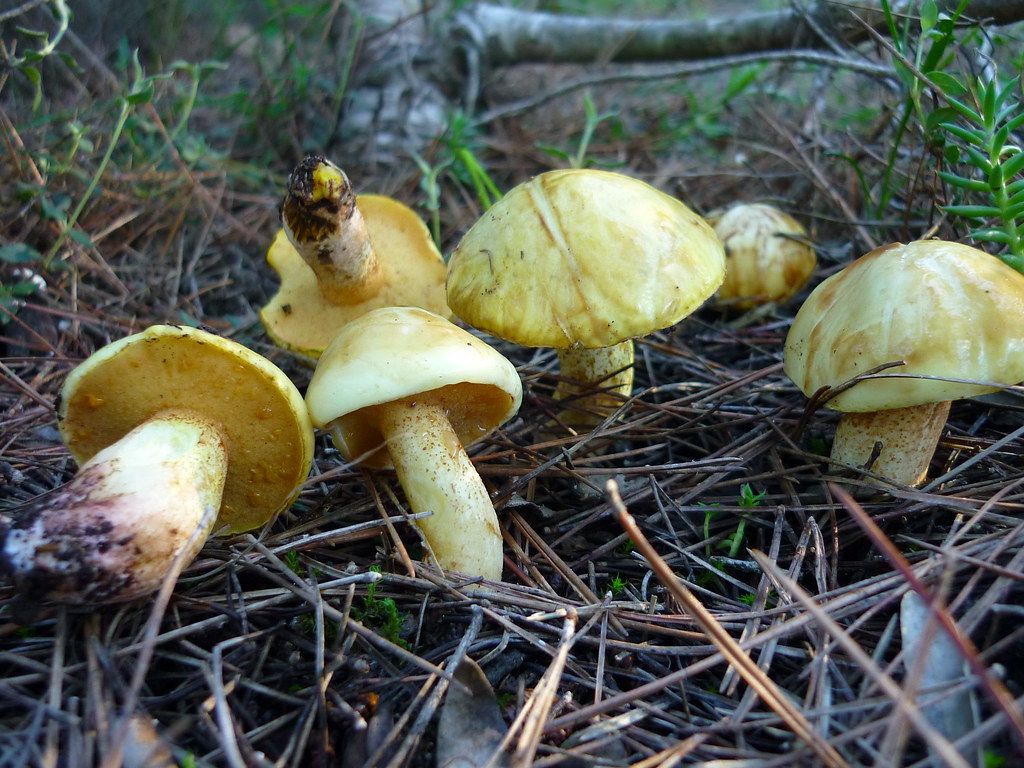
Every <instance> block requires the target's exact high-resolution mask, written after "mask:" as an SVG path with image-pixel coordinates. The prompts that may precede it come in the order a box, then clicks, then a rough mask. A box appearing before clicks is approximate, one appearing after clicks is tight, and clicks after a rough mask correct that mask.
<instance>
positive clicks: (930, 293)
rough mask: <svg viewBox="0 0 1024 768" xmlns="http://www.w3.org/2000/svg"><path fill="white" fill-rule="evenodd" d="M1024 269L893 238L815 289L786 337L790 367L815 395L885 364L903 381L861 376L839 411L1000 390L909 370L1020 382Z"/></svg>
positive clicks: (963, 249) (959, 249) (945, 245)
mask: <svg viewBox="0 0 1024 768" xmlns="http://www.w3.org/2000/svg"><path fill="white" fill-rule="evenodd" d="M1021 318H1024V275H1022V274H1020V273H1019V272H1017V271H1016V270H1014V269H1012V268H1011V267H1008V266H1007V265H1006V264H1004V263H1003V262H1002V261H1000V260H999V259H997V258H996V257H994V256H990V255H988V254H987V253H985V252H983V251H979V250H978V249H976V248H971V247H970V246H967V245H961V244H959V243H950V242H944V241H941V240H919V241H915V242H911V243H907V244H906V245H904V244H902V243H895V244H892V245H887V246H884V247H882V248H877V249H875V250H874V251H871V252H870V253H868V254H867V255H865V256H862V257H861V258H859V259H857V260H856V261H855V262H853V263H852V264H850V265H849V266H848V267H846V268H845V269H843V270H842V271H841V272H838V273H837V274H835V275H833V276H832V277H830V278H828V279H827V280H825V281H824V282H822V283H821V285H819V286H818V287H817V288H815V289H814V290H813V291H812V292H811V295H810V296H809V297H808V298H807V301H806V302H804V304H803V306H802V307H800V311H799V312H797V315H796V318H795V319H794V321H793V325H792V327H791V328H790V331H789V335H788V337H787V338H786V348H785V363H784V366H785V371H786V374H787V375H788V376H789V377H790V378H791V379H792V380H793V381H794V382H795V383H796V385H797V386H798V387H800V389H801V390H803V392H804V393H805V394H807V395H811V394H812V393H814V392H816V391H817V390H818V389H820V388H821V387H824V386H829V387H835V386H838V385H840V384H842V383H844V382H846V381H848V380H849V379H851V378H853V377H854V376H857V375H858V374H863V373H866V372H867V371H869V370H871V369H873V368H877V367H878V366H880V365H883V364H885V363H891V362H895V361H900V360H902V361H903V362H904V363H905V365H901V366H899V367H896V368H892V369H889V370H887V371H885V372H884V373H887V374H899V375H901V376H900V377H899V378H882V379H869V380H865V381H861V382H859V383H857V384H856V385H855V386H853V387H852V388H850V389H848V390H846V391H845V392H843V393H842V394H840V395H838V396H837V397H835V398H834V399H832V400H830V401H829V402H828V403H827V405H828V406H829V407H830V408H834V409H835V410H838V411H847V412H870V411H881V410H889V409H893V408H909V407H911V406H915V405H924V404H925V403H934V402H943V401H947V400H955V399H957V398H961V397H971V396H974V395H978V394H983V393H985V392H992V391H994V387H992V386H980V385H977V384H966V383H962V382H957V381H940V380H937V379H917V378H902V375H903V374H916V375H924V376H935V377H946V378H956V379H969V380H972V381H986V382H995V383H1000V384H1015V383H1017V382H1019V381H1021V380H1022V379H1024V323H1022V322H1021Z"/></svg>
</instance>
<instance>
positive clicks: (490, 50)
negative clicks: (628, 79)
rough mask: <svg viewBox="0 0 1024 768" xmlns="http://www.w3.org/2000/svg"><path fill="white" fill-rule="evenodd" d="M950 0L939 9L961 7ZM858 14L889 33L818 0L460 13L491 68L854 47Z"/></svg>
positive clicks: (865, 13) (1015, 6)
mask: <svg viewBox="0 0 1024 768" xmlns="http://www.w3.org/2000/svg"><path fill="white" fill-rule="evenodd" d="M956 5H957V3H956V2H953V1H952V0H943V2H940V3H939V7H940V8H941V9H944V10H952V9H955V7H956ZM893 6H894V12H896V13H900V14H904V13H905V14H909V15H916V8H917V3H911V2H907V1H906V0H903V1H902V2H894V3H893ZM853 14H856V15H857V16H859V17H860V19H862V20H863V21H864V22H866V23H867V24H868V25H869V26H870V27H871V28H872V29H875V30H878V31H879V32H884V31H885V17H884V16H883V14H882V12H881V3H879V2H875V0H865V2H858V3H855V4H849V5H847V4H844V3H833V2H818V3H815V4H813V5H811V6H809V7H807V8H806V9H804V8H800V7H799V4H797V3H794V4H793V5H791V6H788V7H785V8H781V9H778V10H774V11H764V12H755V13H745V14H740V15H735V16H713V17H711V18H707V19H621V18H602V17H594V16H571V15H567V14H554V13H544V12H540V11H522V10H517V9H515V8H505V7H501V6H497V5H491V4H488V3H477V4H474V5H472V6H470V7H469V8H468V9H466V10H465V11H464V12H463V13H461V14H459V16H458V19H457V22H456V23H457V26H458V27H459V28H460V29H461V31H462V32H463V34H464V35H465V37H466V39H467V40H468V41H469V43H470V45H471V46H473V47H474V48H475V49H476V50H477V51H478V52H479V54H480V56H481V58H482V60H483V61H486V62H487V63H488V64H490V65H492V66H501V65H508V64H524V63H527V62H548V63H590V62H595V61H599V62H605V63H607V62H613V61H614V62H617V63H629V62H651V61H681V60H693V59H710V58H716V57H721V56H733V55H738V54H744V53H757V52H764V51H777V50H786V49H789V48H798V47H799V48H830V47H833V46H835V45H836V44H837V43H838V44H840V45H851V44H854V43H857V42H860V41H861V40H864V39H866V38H867V36H868V34H869V33H868V30H867V28H866V27H865V26H864V24H861V23H860V22H858V21H857V20H856V19H854V18H853ZM965 17H969V18H972V19H977V20H984V21H989V22H991V23H994V24H1009V23H1012V22H1015V21H1021V20H1022V19H1024V0H976V1H975V2H972V3H971V4H970V5H969V6H968V8H967V11H966V13H965Z"/></svg>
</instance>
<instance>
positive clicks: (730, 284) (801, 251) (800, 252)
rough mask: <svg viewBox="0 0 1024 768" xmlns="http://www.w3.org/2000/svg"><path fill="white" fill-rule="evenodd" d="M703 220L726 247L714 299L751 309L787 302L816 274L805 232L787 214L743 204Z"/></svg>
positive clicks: (814, 259)
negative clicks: (720, 284)
mask: <svg viewBox="0 0 1024 768" xmlns="http://www.w3.org/2000/svg"><path fill="white" fill-rule="evenodd" d="M706 218H707V221H708V223H709V224H711V226H712V227H713V228H714V230H715V233H716V234H717V235H718V237H719V239H720V240H721V241H722V245H723V246H725V281H724V282H723V283H722V287H721V288H719V289H718V294H717V297H718V301H719V302H721V303H726V302H727V303H728V304H729V305H730V306H732V307H735V308H737V309H750V308H751V307H754V306H756V305H758V304H764V303H767V302H770V301H779V302H781V301H785V300H786V299H789V298H790V297H792V296H793V295H794V294H796V293H797V292H798V291H799V290H800V289H801V288H803V287H804V286H805V285H806V284H807V281H808V280H810V279H811V275H812V274H814V268H815V267H816V266H817V264H818V259H817V256H815V254H814V249H813V248H812V247H811V246H810V245H808V244H807V242H806V238H807V231H806V230H805V229H804V228H803V227H802V226H801V225H800V223H799V222H798V221H797V220H796V219H794V218H793V217H792V216H790V215H789V214H787V213H784V212H782V211H780V210H779V209H778V208H775V207H773V206H770V205H765V204H763V203H741V204H739V205H734V206H732V207H731V208H729V209H728V210H724V211H713V212H711V213H709V214H708V215H707V216H706Z"/></svg>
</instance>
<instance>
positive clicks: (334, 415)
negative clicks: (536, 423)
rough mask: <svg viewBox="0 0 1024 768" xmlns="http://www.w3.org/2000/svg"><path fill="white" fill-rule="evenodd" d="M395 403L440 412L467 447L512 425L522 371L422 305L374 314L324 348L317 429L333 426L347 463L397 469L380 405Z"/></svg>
mask: <svg viewBox="0 0 1024 768" xmlns="http://www.w3.org/2000/svg"><path fill="white" fill-rule="evenodd" d="M396 400H404V401H406V402H409V403H416V402H424V403H430V404H433V405H439V406H441V407H442V408H443V409H444V410H445V412H446V413H447V415H448V419H449V421H450V423H451V425H452V428H453V429H454V430H455V433H456V435H458V438H459V441H460V442H461V444H462V445H463V446H469V445H470V444H472V443H474V442H476V441H477V440H479V439H481V438H483V437H485V436H487V435H488V434H490V433H491V432H493V431H494V430H495V429H496V428H497V427H498V426H499V425H501V424H502V423H504V422H505V421H507V420H508V419H510V418H511V417H512V416H513V415H514V414H515V413H516V411H518V410H519V405H520V403H521V402H522V383H521V381H520V380H519V374H518V373H517V372H516V369H515V367H514V366H513V365H512V364H511V363H510V362H509V361H508V360H506V359H505V358H504V357H503V356H502V355H501V354H499V353H498V352H497V351H496V350H494V349H493V348H491V347H490V346H488V345H487V344H485V343H484V342H482V341H480V339H478V338H476V337H475V336H473V335H472V334H470V333H468V332H467V331H465V330H463V329H461V328H459V327H458V326H456V325H453V324H452V323H450V322H449V321H448V320H446V319H444V318H442V317H440V316H439V315H435V314H433V313H431V312H428V311H426V310H423V309H419V308H416V307H387V308H381V309H377V310H373V311H371V312H369V313H367V314H365V315H363V316H362V317H360V318H357V319H356V320H353V321H352V322H351V323H349V324H348V325H346V326H345V327H344V328H343V329H342V331H341V332H340V333H339V334H338V335H337V336H336V337H335V339H334V340H333V341H332V342H331V344H330V346H328V348H327V349H326V350H324V353H323V355H321V357H320V361H319V363H318V364H317V368H316V371H315V372H314V374H313V378H312V380H311V381H310V383H309V387H308V389H307V390H306V405H307V406H308V408H309V413H310V416H311V417H312V420H313V424H314V425H316V426H317V427H325V426H327V425H332V427H333V434H334V436H335V442H336V443H337V444H338V449H339V450H340V451H341V452H342V453H343V454H344V455H345V457H346V459H349V460H353V459H359V460H361V461H362V463H363V464H364V465H366V466H368V467H371V468H383V467H389V466H391V463H390V459H389V458H388V456H387V452H386V451H379V450H377V449H379V448H380V447H381V446H382V445H383V443H384V437H383V435H382V434H381V432H380V429H379V427H378V426H377V412H376V410H375V407H377V406H380V405H382V404H384V403H389V402H393V401H396Z"/></svg>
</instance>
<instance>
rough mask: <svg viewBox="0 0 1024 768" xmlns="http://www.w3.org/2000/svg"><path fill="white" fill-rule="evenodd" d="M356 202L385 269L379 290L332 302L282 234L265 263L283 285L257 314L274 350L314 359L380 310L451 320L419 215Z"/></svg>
mask: <svg viewBox="0 0 1024 768" xmlns="http://www.w3.org/2000/svg"><path fill="white" fill-rule="evenodd" d="M356 202H357V204H358V205H359V209H360V211H361V212H362V214H363V217H364V219H365V221H366V228H367V232H368V234H369V238H370V243H371V245H372V246H373V249H374V252H375V253H376V254H377V258H378V259H379V260H380V264H381V269H382V270H383V288H382V290H381V291H380V293H378V294H377V295H376V296H374V297H373V298H371V299H368V300H366V301H362V302H358V303H354V304H334V303H331V302H330V301H328V300H327V299H326V298H325V297H324V295H323V293H322V292H321V291H320V288H319V285H318V284H317V278H316V275H315V274H314V272H313V270H312V269H311V268H310V266H309V265H308V264H306V262H305V261H304V260H303V259H302V257H301V256H300V255H299V253H298V251H296V250H295V248H294V247H293V246H292V244H291V243H290V242H288V237H287V235H286V234H285V232H284V230H283V229H282V230H280V231H279V232H278V233H277V235H276V236H275V237H274V241H273V242H272V243H271V245H270V250H268V251H267V263H268V264H269V265H270V266H271V267H272V268H273V269H274V271H275V272H277V274H278V277H279V278H280V280H281V285H280V287H279V289H278V291H277V293H276V294H274V296H273V298H272V299H271V300H270V301H269V302H268V303H267V305H266V306H265V307H263V309H261V310H260V320H262V321H263V326H264V328H266V330H267V335H268V336H270V338H271V339H273V341H274V343H275V344H277V345H278V346H281V347H283V348H285V349H289V350H291V351H293V352H297V353H299V354H300V355H305V356H307V357H312V358H314V359H315V358H317V357H319V356H320V353H321V352H322V351H323V350H324V348H326V347H327V345H328V344H329V343H330V341H331V339H333V338H334V335H335V334H336V333H337V332H338V329H340V328H341V327H342V326H343V325H345V324H346V323H348V322H350V321H352V320H353V319H355V318H356V317H359V316H360V315H363V314H365V313H366V312H368V311H370V310H371V309H376V308H378V307H390V306H406V305H408V306H417V307H423V308H425V309H428V310H430V311H431V312H434V313H436V314H439V315H443V316H444V317H449V316H450V315H451V310H449V309H448V305H447V303H446V300H445V290H444V278H445V268H444V260H443V259H442V257H441V254H440V252H439V251H438V250H437V248H436V247H435V245H434V241H433V240H432V239H431V237H430V232H429V231H428V230H427V227H426V225H425V224H424V223H423V221H422V220H421V219H420V218H419V216H417V215H416V213H415V212H414V211H413V210H412V209H411V208H409V207H408V206H405V205H403V204H402V203H400V202H398V201H397V200H393V199H391V198H389V197H385V196H383V195H359V196H357V198H356Z"/></svg>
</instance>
